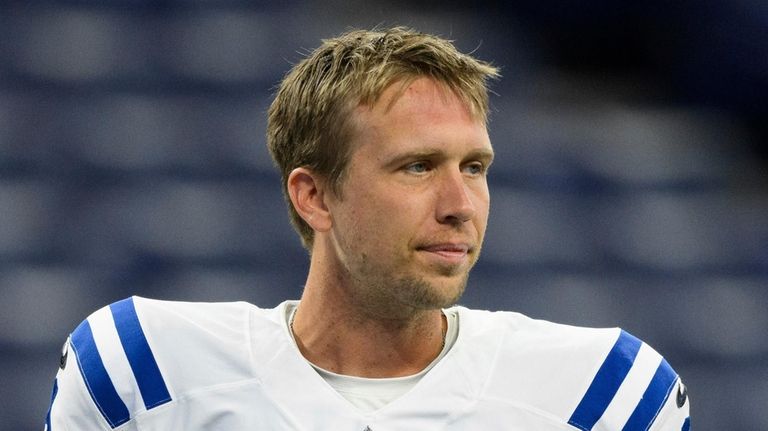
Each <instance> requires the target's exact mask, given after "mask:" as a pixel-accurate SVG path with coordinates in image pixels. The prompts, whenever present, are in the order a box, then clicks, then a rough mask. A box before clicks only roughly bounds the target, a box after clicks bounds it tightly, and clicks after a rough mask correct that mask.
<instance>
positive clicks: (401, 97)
mask: <svg viewBox="0 0 768 431" xmlns="http://www.w3.org/2000/svg"><path fill="white" fill-rule="evenodd" d="M352 121H353V122H354V123H355V129H356V130H355V132H354V133H353V137H352V151H353V152H358V151H357V150H359V149H360V148H361V146H368V147H369V151H366V152H367V153H369V154H370V151H373V152H379V153H380V152H383V151H389V150H392V151H408V150H411V149H417V148H419V149H423V148H424V147H425V146H429V147H431V148H444V149H445V151H448V150H450V151H454V152H457V153H460V152H465V151H469V150H473V149H484V150H485V151H486V152H489V151H491V145H490V140H489V138H488V133H487V130H486V127H485V121H484V119H482V118H478V116H476V115H473V111H472V109H471V108H470V107H469V105H468V104H467V103H466V102H465V101H464V100H462V99H461V98H460V97H459V96H457V95H456V93H455V92H454V91H452V90H451V89H450V88H448V87H447V86H446V85H443V84H440V83H438V82H436V81H434V80H431V79H428V78H419V79H415V80H412V81H409V82H404V83H403V82H398V83H395V84H393V85H391V86H390V87H388V88H387V89H386V90H385V91H384V92H383V93H382V96H381V97H380V98H379V99H378V100H377V101H376V102H375V103H374V104H373V106H365V105H360V106H358V107H357V109H356V110H355V112H354V114H353V118H352ZM371 146H372V147H374V148H370V147H371Z"/></svg>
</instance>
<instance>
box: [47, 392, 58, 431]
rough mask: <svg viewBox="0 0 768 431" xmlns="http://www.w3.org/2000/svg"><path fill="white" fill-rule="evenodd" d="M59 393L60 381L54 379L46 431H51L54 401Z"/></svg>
mask: <svg viewBox="0 0 768 431" xmlns="http://www.w3.org/2000/svg"><path fill="white" fill-rule="evenodd" d="M58 393H59V379H53V392H51V405H50V406H48V415H47V416H46V417H45V431H51V410H53V400H55V399H56V394H58Z"/></svg>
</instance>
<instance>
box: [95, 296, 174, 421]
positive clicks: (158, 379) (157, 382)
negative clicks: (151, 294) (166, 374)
mask: <svg viewBox="0 0 768 431" xmlns="http://www.w3.org/2000/svg"><path fill="white" fill-rule="evenodd" d="M109 308H110V310H111V311H112V316H113V318H114V321H115V328H116V329H117V334H118V336H119V337H120V343H122V345H123V350H124V351H125V355H126V357H127V358H128V363H129V364H130V366H131V370H133V375H134V377H135V378H136V383H137V384H138V386H139V391H140V392H141V397H142V398H143V399H144V406H145V407H146V408H147V410H149V409H151V408H153V407H156V406H159V405H161V404H165V403H167V402H169V401H171V395H170V394H169V393H168V388H167V387H166V385H165V381H164V380H163V376H162V374H161V373H160V368H158V366H157V361H156V360H155V356H154V355H153V354H152V349H151V348H150V347H149V343H148V342H147V337H146V336H145V335H144V330H143V329H142V328H141V323H140V322H139V316H138V315H137V314H136V306H135V305H134V303H133V298H127V299H124V300H122V301H119V302H116V303H114V304H112V305H110V306H109Z"/></svg>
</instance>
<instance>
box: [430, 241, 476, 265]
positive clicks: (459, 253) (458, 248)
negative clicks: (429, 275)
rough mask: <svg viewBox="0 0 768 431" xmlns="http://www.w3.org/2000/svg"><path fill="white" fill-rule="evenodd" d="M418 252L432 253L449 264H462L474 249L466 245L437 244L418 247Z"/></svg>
mask: <svg viewBox="0 0 768 431" xmlns="http://www.w3.org/2000/svg"><path fill="white" fill-rule="evenodd" d="M417 250H418V251H422V252H427V253H430V254H431V255H432V256H434V257H435V258H438V259H440V260H443V261H446V262H447V263H460V262H462V261H463V260H464V259H465V258H466V257H467V255H468V254H469V253H470V252H471V251H472V247H471V246H470V245H469V244H466V243H436V244H427V245H424V246H420V247H417Z"/></svg>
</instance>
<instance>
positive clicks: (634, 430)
mask: <svg viewBox="0 0 768 431" xmlns="http://www.w3.org/2000/svg"><path fill="white" fill-rule="evenodd" d="M676 381H677V373H675V371H674V370H673V369H672V367H670V366H669V364H668V363H667V361H666V360H664V359H662V360H661V364H659V368H657V369H656V373H655V374H654V375H653V378H652V379H651V383H649V384H648V388H646V390H645V392H644V393H643V398H642V399H641V400H640V402H639V403H638V404H637V407H635V411H633V412H632V415H631V416H630V417H629V419H628V420H627V423H626V424H625V425H624V428H623V431H645V430H647V429H648V428H650V427H651V424H652V423H653V421H654V420H655V419H656V415H658V414H659V410H661V407H662V406H664V403H665V402H666V401H667V398H668V397H669V393H670V392H672V387H673V386H674V385H675V382H676Z"/></svg>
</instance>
